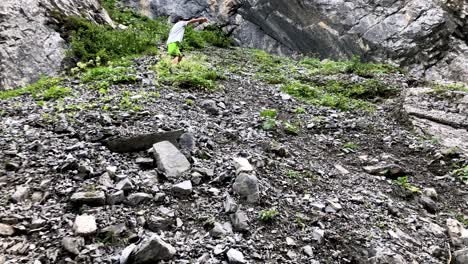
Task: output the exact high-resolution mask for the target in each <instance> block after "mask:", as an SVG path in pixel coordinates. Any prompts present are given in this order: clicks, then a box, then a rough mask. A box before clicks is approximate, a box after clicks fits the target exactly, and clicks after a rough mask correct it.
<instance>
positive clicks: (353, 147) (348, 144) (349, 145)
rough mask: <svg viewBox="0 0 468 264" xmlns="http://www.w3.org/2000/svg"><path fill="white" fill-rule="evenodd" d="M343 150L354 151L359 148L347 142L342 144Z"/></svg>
mask: <svg viewBox="0 0 468 264" xmlns="http://www.w3.org/2000/svg"><path fill="white" fill-rule="evenodd" d="M343 148H344V149H351V150H356V149H358V148H359V145H358V144H356V143H353V142H348V143H345V144H343Z"/></svg>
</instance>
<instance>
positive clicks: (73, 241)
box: [62, 237, 85, 255]
mask: <svg viewBox="0 0 468 264" xmlns="http://www.w3.org/2000/svg"><path fill="white" fill-rule="evenodd" d="M84 245H85V241H84V238H82V237H64V238H63V239H62V246H63V248H64V249H65V250H67V251H68V252H70V253H72V254H73V255H79V254H80V251H81V249H82V248H83V247H84Z"/></svg>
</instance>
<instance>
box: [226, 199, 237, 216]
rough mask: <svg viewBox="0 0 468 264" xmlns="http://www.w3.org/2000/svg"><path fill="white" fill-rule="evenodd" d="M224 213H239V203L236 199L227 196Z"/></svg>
mask: <svg viewBox="0 0 468 264" xmlns="http://www.w3.org/2000/svg"><path fill="white" fill-rule="evenodd" d="M223 204H224V212H226V213H235V212H236V211H237V208H238V206H237V203H236V201H235V200H234V198H232V197H231V196H229V195H226V199H225V200H224V203H223Z"/></svg>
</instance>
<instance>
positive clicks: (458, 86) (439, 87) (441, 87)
mask: <svg viewBox="0 0 468 264" xmlns="http://www.w3.org/2000/svg"><path fill="white" fill-rule="evenodd" d="M432 91H433V92H434V93H435V94H445V93H447V92H449V91H452V92H457V91H458V92H468V86H466V85H465V84H463V83H452V84H435V85H434V86H433V89H432Z"/></svg>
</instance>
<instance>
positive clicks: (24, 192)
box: [11, 186, 29, 203]
mask: <svg viewBox="0 0 468 264" xmlns="http://www.w3.org/2000/svg"><path fill="white" fill-rule="evenodd" d="M28 195H29V186H16V190H15V193H13V195H12V196H11V199H12V200H13V201H14V202H16V203H19V202H22V201H23V200H25V199H26V198H27V197H28Z"/></svg>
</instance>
